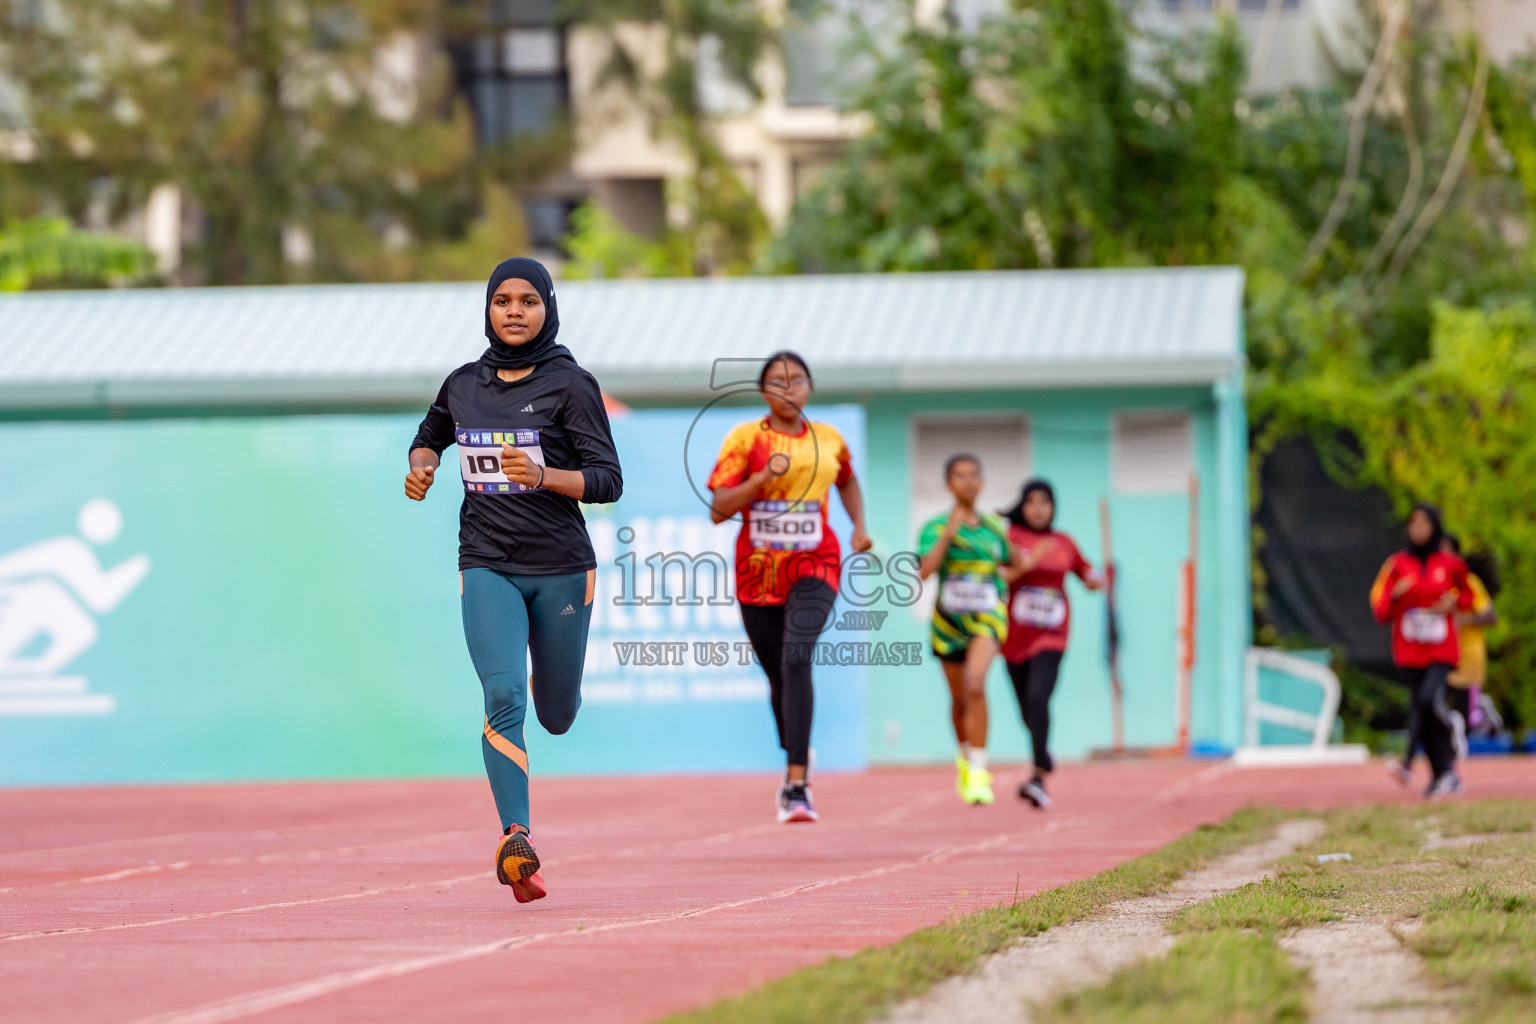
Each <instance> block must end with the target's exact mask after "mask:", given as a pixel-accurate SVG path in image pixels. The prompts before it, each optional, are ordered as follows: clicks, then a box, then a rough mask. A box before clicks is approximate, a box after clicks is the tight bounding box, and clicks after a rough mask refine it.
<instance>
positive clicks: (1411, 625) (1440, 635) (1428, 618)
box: [1398, 608, 1451, 646]
mask: <svg viewBox="0 0 1536 1024" xmlns="http://www.w3.org/2000/svg"><path fill="white" fill-rule="evenodd" d="M1398 621H1399V622H1401V624H1402V625H1401V626H1400V627H1399V628H1400V629H1401V630H1402V631H1403V639H1404V640H1407V641H1408V642H1409V643H1414V644H1429V645H1431V646H1434V645H1438V644H1443V643H1445V640H1446V637H1448V636H1450V635H1451V624H1450V617H1449V616H1446V615H1441V614H1437V613H1435V612H1432V611H1430V610H1429V609H1428V608H1410V609H1408V610H1407V611H1406V612H1403V617H1402V618H1401V619H1400V620H1398Z"/></svg>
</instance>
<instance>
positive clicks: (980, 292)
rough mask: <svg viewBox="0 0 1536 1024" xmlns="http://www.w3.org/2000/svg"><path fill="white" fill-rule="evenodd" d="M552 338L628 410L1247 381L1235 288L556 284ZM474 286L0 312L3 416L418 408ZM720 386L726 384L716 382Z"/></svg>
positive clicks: (1117, 282) (253, 294)
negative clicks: (800, 377) (755, 379)
mask: <svg viewBox="0 0 1536 1024" xmlns="http://www.w3.org/2000/svg"><path fill="white" fill-rule="evenodd" d="M558 288H559V297H560V312H561V317H562V324H561V340H562V341H564V342H565V343H566V344H567V345H569V346H570V348H571V350H572V351H573V352H574V353H575V354H576V356H577V358H578V359H579V360H580V361H581V362H582V364H583V365H584V366H586V367H588V368H589V369H591V370H592V372H593V373H594V374H596V375H597V376H598V378H599V379H600V380H601V381H602V382H603V385H604V387H605V388H606V389H607V390H609V391H611V392H612V393H614V394H616V395H618V396H620V397H633V398H644V397H649V396H663V395H679V396H680V395H693V396H697V395H698V394H700V392H701V391H703V390H705V389H707V387H708V385H709V383H710V379H711V369H712V365H713V363H714V361H715V360H716V359H719V358H722V357H724V358H742V359H759V358H761V357H762V356H764V355H766V354H768V353H769V352H771V351H773V350H775V349H779V348H793V349H796V350H798V351H800V352H801V353H803V354H804V355H805V357H806V358H807V360H808V361H809V362H810V363H811V365H812V367H813V368H814V369H815V372H816V377H817V384H818V387H820V388H821V389H822V390H823V391H825V390H828V389H837V390H857V391H889V390H935V389H938V390H943V389H975V388H1003V387H1008V388H1013V387H1070V386H1083V385H1133V384H1149V383H1167V384H1204V383H1209V382H1212V381H1215V380H1219V379H1221V378H1224V377H1226V376H1228V375H1230V374H1231V373H1232V372H1233V371H1234V370H1235V369H1236V368H1237V367H1238V366H1240V365H1241V361H1242V353H1241V344H1242V341H1241V316H1242V289H1243V277H1242V271H1241V270H1239V269H1237V268H1230V267H1216V268H1189V269H1153V270H1105V271H1000V272H978V273H942V274H870V275H835V276H803V277H755V278H731V279H723V280H722V279H705V280H701V279H679V280H644V281H569V282H562V283H561V284H559V286H558ZM483 295H484V290H483V286H481V285H478V284H405V285H319V286H293V287H275V288H202V289H173V290H120V291H96V292H41V293H34V294H27V295H15V296H5V297H0V407H10V408H19V407H29V408H70V407H81V406H101V405H112V406H119V405H121V406H135V405H165V404H189V403H195V404H205V405H219V404H250V403H278V404H287V403H302V404H306V405H316V404H325V403H329V402H338V403H340V402H395V401H411V402H414V401H418V400H420V399H421V398H422V397H423V396H424V395H429V394H431V393H432V392H433V390H434V389H435V387H436V385H437V383H438V382H440V381H441V379H442V377H443V375H444V374H445V373H446V372H447V371H448V370H450V369H452V368H453V367H455V366H457V365H459V364H461V363H464V362H467V361H469V360H471V359H474V358H475V357H476V356H477V355H478V354H479V352H480V351H481V349H483V348H484V346H485V341H484V339H483V336H482V335H481V300H482V297H483ZM715 379H716V383H720V382H721V378H720V375H719V374H718V373H717V374H716V375H715Z"/></svg>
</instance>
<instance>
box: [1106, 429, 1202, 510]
mask: <svg viewBox="0 0 1536 1024" xmlns="http://www.w3.org/2000/svg"><path fill="white" fill-rule="evenodd" d="M1194 468H1195V464H1194V428H1193V425H1192V424H1191V422H1190V417H1189V413H1187V412H1182V411H1179V410H1173V409H1169V410H1147V411H1143V412H1122V413H1117V414H1115V416H1114V419H1113V424H1112V427H1111V430H1110V476H1111V481H1112V483H1113V486H1114V489H1115V491H1116V493H1119V494H1182V493H1184V492H1185V491H1187V490H1188V489H1189V478H1190V474H1191V473H1193V472H1194Z"/></svg>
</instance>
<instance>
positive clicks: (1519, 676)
mask: <svg viewBox="0 0 1536 1024" xmlns="http://www.w3.org/2000/svg"><path fill="white" fill-rule="evenodd" d="M1366 355H1367V350H1366V348H1365V347H1364V346H1362V345H1359V344H1345V345H1340V346H1338V347H1337V348H1335V349H1334V350H1333V351H1332V352H1331V354H1330V356H1329V365H1328V366H1327V367H1326V369H1325V370H1324V369H1323V368H1321V367H1320V368H1319V369H1320V370H1321V371H1322V372H1314V373H1310V374H1307V375H1306V376H1304V377H1301V378H1298V379H1296V380H1293V381H1291V382H1290V383H1288V384H1287V385H1286V386H1284V387H1268V388H1265V389H1263V390H1261V391H1260V392H1259V393H1258V394H1257V395H1256V396H1255V405H1254V414H1255V417H1256V418H1257V420H1258V421H1259V422H1260V423H1262V429H1261V431H1260V433H1259V435H1258V437H1257V438H1256V439H1255V446H1254V456H1255V458H1256V459H1262V458H1263V456H1264V454H1265V453H1266V452H1267V451H1268V450H1269V449H1270V448H1271V447H1272V446H1273V445H1274V443H1275V442H1277V441H1278V440H1279V439H1281V438H1284V437H1290V436H1297V435H1303V436H1310V437H1312V438H1313V440H1314V443H1315V444H1316V445H1317V447H1318V449H1319V451H1320V452H1322V453H1325V455H1326V457H1327V458H1328V461H1329V462H1330V463H1331V465H1330V470H1331V471H1332V472H1333V474H1334V475H1335V476H1337V477H1338V478H1340V479H1342V480H1345V481H1348V482H1351V483H1355V484H1357V485H1361V486H1378V487H1381V488H1383V489H1384V490H1386V491H1387V492H1388V493H1389V494H1391V495H1393V496H1395V497H1396V499H1397V503H1398V505H1399V506H1400V510H1401V511H1402V512H1403V513H1404V515H1406V513H1407V511H1408V508H1409V506H1410V505H1411V504H1412V502H1413V501H1414V500H1415V499H1417V498H1421V497H1423V498H1432V499H1434V500H1435V501H1436V502H1437V503H1439V504H1440V505H1441V507H1442V509H1443V510H1444V512H1445V514H1446V519H1447V521H1448V522H1449V523H1451V524H1452V525H1453V528H1454V529H1455V531H1456V532H1458V533H1460V534H1461V535H1462V536H1463V538H1464V539H1465V540H1464V543H1466V544H1469V545H1470V546H1473V547H1477V548H1482V549H1484V550H1486V551H1488V552H1490V553H1491V554H1493V555H1494V556H1495V558H1496V559H1497V561H1498V563H1499V566H1500V571H1501V575H1502V576H1503V578H1504V579H1505V580H1506V581H1507V586H1506V587H1505V589H1504V591H1503V592H1502V593H1501V594H1500V595H1499V600H1498V606H1499V612H1500V617H1501V624H1500V625H1499V626H1498V627H1497V628H1496V629H1495V630H1494V632H1493V633H1492V636H1491V641H1492V645H1493V649H1494V652H1495V657H1494V658H1493V660H1492V663H1491V665H1490V676H1489V679H1490V692H1492V693H1494V694H1495V695H1496V696H1500V697H1502V698H1504V699H1505V700H1506V701H1507V702H1508V704H1509V706H1510V707H1511V708H1512V710H1513V711H1514V712H1515V713H1516V715H1517V717H1518V718H1519V720H1521V721H1523V722H1526V723H1531V722H1536V685H1533V680H1536V635H1533V632H1532V626H1531V624H1532V623H1536V588H1533V587H1532V586H1531V585H1530V582H1529V581H1530V580H1531V579H1532V578H1533V577H1536V511H1533V510H1532V506H1531V500H1530V489H1529V481H1530V480H1532V479H1536V444H1533V443H1532V437H1531V424H1532V423H1533V422H1536V306H1533V305H1531V304H1530V303H1529V302H1520V303H1518V304H1514V305H1510V306H1504V307H1500V308H1496V309H1491V310H1487V309H1463V308H1456V307H1454V306H1451V305H1449V304H1447V303H1437V304H1436V305H1435V307H1434V327H1433V329H1432V332H1431V346H1430V354H1429V357H1428V358H1427V359H1425V360H1423V361H1422V362H1420V363H1418V364H1417V365H1415V366H1414V367H1413V368H1412V369H1410V370H1408V371H1407V372H1404V373H1391V372H1383V371H1381V370H1378V369H1377V368H1375V367H1374V366H1372V365H1370V364H1369V362H1368V361H1367V359H1366V358H1365V357H1366ZM1341 431H1342V432H1345V433H1344V437H1345V439H1346V440H1347V441H1348V442H1349V443H1347V444H1346V443H1341V439H1340V437H1341V434H1340V432H1341Z"/></svg>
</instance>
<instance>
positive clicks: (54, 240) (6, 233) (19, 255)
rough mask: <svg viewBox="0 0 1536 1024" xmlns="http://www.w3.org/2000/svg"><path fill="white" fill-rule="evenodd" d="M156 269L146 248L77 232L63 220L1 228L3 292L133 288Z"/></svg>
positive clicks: (0, 289)
mask: <svg viewBox="0 0 1536 1024" xmlns="http://www.w3.org/2000/svg"><path fill="white" fill-rule="evenodd" d="M153 267H154V258H153V257H152V256H151V255H150V253H149V252H148V251H146V250H145V249H144V247H143V246H141V245H138V244H137V243H135V242H133V241H131V240H129V239H126V238H119V237H117V236H115V235H107V234H101V233H98V232H93V231H80V230H77V229H76V228H74V227H73V226H72V225H71V224H70V223H69V221H67V220H65V219H64V218H62V217H38V218H35V219H32V220H26V221H19V222H17V223H13V224H9V225H6V226H4V227H0V292H20V291H26V290H27V289H29V288H35V287H75V288H80V287H93V286H100V285H105V284H114V283H119V282H122V283H132V282H133V281H135V280H137V279H140V278H142V277H144V276H146V275H147V274H149V273H150V271H151V270H152V269H153Z"/></svg>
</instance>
